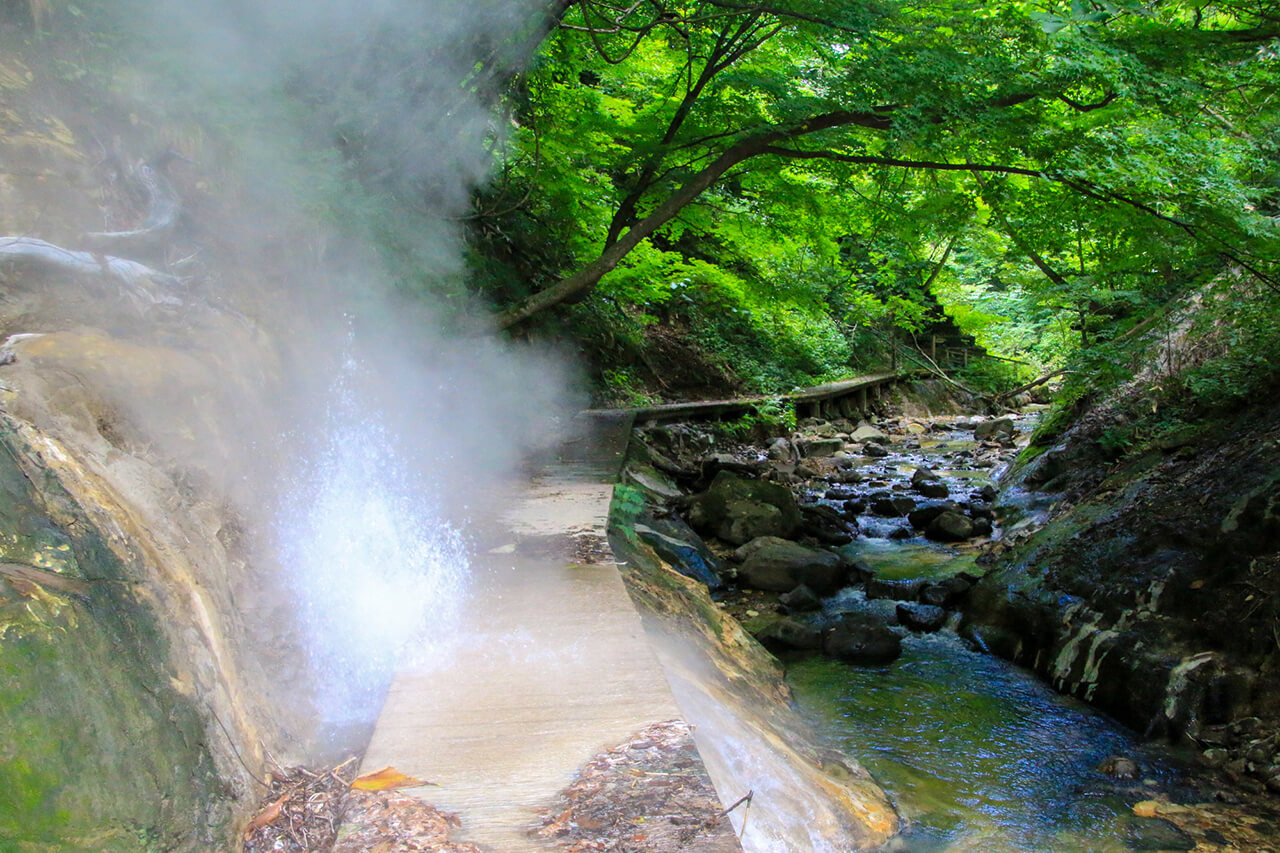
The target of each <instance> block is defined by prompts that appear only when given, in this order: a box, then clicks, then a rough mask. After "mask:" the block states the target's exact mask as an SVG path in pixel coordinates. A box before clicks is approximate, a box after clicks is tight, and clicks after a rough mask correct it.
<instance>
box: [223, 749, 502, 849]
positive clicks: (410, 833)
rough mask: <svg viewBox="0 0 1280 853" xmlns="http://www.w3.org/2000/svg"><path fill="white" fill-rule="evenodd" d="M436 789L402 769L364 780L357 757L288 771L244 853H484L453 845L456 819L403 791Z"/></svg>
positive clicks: (252, 825)
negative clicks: (328, 766)
mask: <svg viewBox="0 0 1280 853" xmlns="http://www.w3.org/2000/svg"><path fill="white" fill-rule="evenodd" d="M430 784H432V783H431V782H423V781H422V780H420V779H415V778H413V777H412V776H406V775H405V774H403V773H401V772H400V771H399V770H396V769H395V768H394V767H384V768H383V769H381V770H378V771H376V772H373V773H366V774H364V775H363V776H356V759H354V758H351V759H348V760H347V761H345V762H343V763H342V764H340V765H338V766H337V767H335V768H333V769H332V770H329V771H327V772H324V773H312V772H311V771H310V770H306V769H304V768H295V769H293V770H289V771H286V772H283V773H282V774H280V775H277V776H274V777H273V778H272V783H271V792H270V793H269V794H268V795H267V796H266V797H265V798H264V800H263V806H262V808H261V809H260V810H259V811H258V814H257V815H256V816H255V817H254V818H253V820H252V821H250V822H249V826H248V828H247V829H246V830H245V836H244V848H243V850H244V853H266V851H271V853H276V851H284V853H481V851H480V850H479V848H477V847H475V846H474V845H471V844H455V843H453V842H451V841H450V840H449V833H450V832H451V831H452V829H453V828H454V827H456V826H458V819H457V818H456V817H454V816H453V815H451V814H449V813H447V812H442V811H440V810H439V809H437V808H435V807H433V806H429V805H427V804H426V803H424V802H422V800H419V799H418V798H416V797H410V796H406V795H404V794H401V793H399V791H398V789H400V788H416V787H421V786H423V785H430Z"/></svg>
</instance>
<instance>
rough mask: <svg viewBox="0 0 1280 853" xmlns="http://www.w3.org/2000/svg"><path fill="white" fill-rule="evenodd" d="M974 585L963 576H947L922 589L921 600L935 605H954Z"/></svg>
mask: <svg viewBox="0 0 1280 853" xmlns="http://www.w3.org/2000/svg"><path fill="white" fill-rule="evenodd" d="M972 587H973V583H972V582H971V581H968V580H966V579H964V578H962V577H959V576H956V577H950V578H946V579H945V580H941V581H938V582H937V583H931V584H928V585H927V586H925V587H924V589H922V590H920V602H921V603H922V604H932V605H934V606H935V607H954V606H955V605H956V604H957V603H959V601H960V600H961V599H963V598H964V597H965V595H967V594H968V592H969V590H970V589H971V588H972Z"/></svg>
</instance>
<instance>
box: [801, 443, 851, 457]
mask: <svg viewBox="0 0 1280 853" xmlns="http://www.w3.org/2000/svg"><path fill="white" fill-rule="evenodd" d="M799 445H800V453H801V455H802V456H805V457H807V458H811V459H815V458H820V457H823V456H835V455H836V454H837V453H839V452H840V451H841V450H844V441H843V440H842V439H839V438H804V439H801V440H800V441H799Z"/></svg>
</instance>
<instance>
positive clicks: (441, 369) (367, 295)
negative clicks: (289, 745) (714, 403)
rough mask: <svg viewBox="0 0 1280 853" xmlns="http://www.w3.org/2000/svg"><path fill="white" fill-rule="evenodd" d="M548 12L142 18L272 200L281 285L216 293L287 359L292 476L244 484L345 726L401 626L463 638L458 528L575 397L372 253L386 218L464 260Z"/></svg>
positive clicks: (251, 8) (549, 363)
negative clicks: (270, 523) (525, 65)
mask: <svg viewBox="0 0 1280 853" xmlns="http://www.w3.org/2000/svg"><path fill="white" fill-rule="evenodd" d="M542 19H543V15H542V13H541V11H540V8H539V6H538V5H537V4H536V3H532V2H529V0H522V2H513V0H502V2H491V0H489V1H488V2H487V0H466V2H457V0H425V2H424V1H423V0H419V2H412V1H411V0H234V1H233V2H217V0H181V2H179V0H155V2H153V3H151V4H149V5H147V7H146V9H145V12H144V18H143V20H145V26H146V27H147V28H148V30H149V33H150V38H151V39H153V41H154V44H155V49H156V57H157V60H156V61H157V62H158V63H160V64H163V63H165V62H168V63H171V64H173V63H176V65H174V67H175V68H176V69H177V71H176V74H177V76H178V77H179V78H180V87H186V88H187V89H189V90H190V91H191V92H194V93H195V96H194V97H195V100H196V101H197V104H198V107H197V109H198V110H207V111H214V112H216V111H218V110H221V111H222V112H221V113H219V115H221V117H222V119H223V120H224V121H225V122H226V123H227V124H229V125H232V126H237V127H239V128H241V130H240V131H239V133H240V136H241V138H240V139H238V140H237V142H238V151H237V156H238V157H239V158H240V167H241V168H242V169H243V170H244V171H246V172H248V173H249V174H250V176H251V177H250V178H249V180H250V183H253V184H256V185H257V187H258V190H259V191H258V192H257V193H256V195H255V196H253V197H252V198H250V199H247V201H246V206H245V208H244V209H243V210H240V211H236V215H237V216H238V217H241V218H244V217H252V220H251V225H250V226H249V227H245V224H244V222H241V223H240V225H239V228H238V230H237V234H238V235H239V237H240V238H242V239H243V238H244V235H246V234H253V235H256V237H257V238H258V239H260V240H261V241H263V245H262V246H260V247H258V249H257V251H259V252H260V253H261V256H262V257H271V256H272V253H279V254H280V255H281V257H280V258H279V263H278V266H275V268H274V269H272V270H270V271H269V276H268V277H269V278H271V279H272V280H273V281H275V286H274V290H275V292H274V293H272V294H271V295H270V296H269V297H268V296H264V295H262V294H260V293H255V292H252V289H251V288H246V287H243V286H241V287H239V288H238V289H237V286H236V285H235V284H234V283H229V284H228V292H227V293H225V294H222V296H223V297H224V298H225V299H227V300H228V301H229V302H230V304H231V305H233V306H246V307H245V308H244V310H246V313H251V314H252V315H253V316H254V317H255V318H258V319H260V320H261V322H263V324H264V325H265V326H266V327H267V329H268V331H269V333H270V334H271V335H272V336H273V337H274V338H275V340H276V346H277V347H279V348H280V350H281V352H282V354H281V362H282V363H283V364H284V365H285V367H284V376H285V382H284V383H283V384H284V386H285V387H286V388H287V389H288V393H287V394H286V395H284V396H283V397H281V398H279V399H276V400H273V401H271V405H272V408H273V409H274V410H275V412H274V416H273V417H268V418H266V422H267V423H269V424H270V428H269V429H267V430H264V432H274V433H275V437H274V438H273V437H272V436H268V435H263V436H261V438H260V440H259V441H255V444H257V445H259V446H260V447H277V448H279V447H280V446H281V445H280V443H279V441H278V436H279V435H281V434H283V435H285V436H286V441H285V442H284V446H283V453H284V455H285V457H286V458H288V459H290V460H291V462H290V463H289V464H287V465H286V466H285V472H284V473H283V474H280V473H279V472H276V473H275V474H272V475H270V476H273V477H276V478H278V484H269V483H262V482H258V481H256V480H254V478H253V476H252V475H249V479H250V480H251V481H252V482H253V488H260V489H261V491H262V493H263V494H276V495H277V496H278V497H277V501H276V503H275V509H274V516H275V519H274V529H275V532H276V535H277V537H278V539H279V553H280V554H281V557H282V562H284V563H285V567H286V569H287V570H288V571H290V572H292V573H293V580H294V582H295V585H296V590H297V594H298V596H299V600H300V602H301V605H300V607H299V608H298V610H299V611H300V612H299V614H298V615H299V619H300V621H301V622H302V623H303V626H304V628H305V631H306V634H307V639H308V643H309V645H310V647H311V651H312V661H313V664H314V666H315V668H316V669H317V675H318V677H319V679H320V681H321V687H320V688H319V690H318V696H319V699H320V702H321V704H322V709H321V710H322V711H323V713H324V716H325V717H326V719H327V720H329V721H330V722H337V723H342V722H346V721H349V720H351V719H352V718H354V717H357V716H359V715H360V714H361V713H365V714H367V713H368V712H369V704H370V702H375V703H376V700H375V699H374V698H373V697H374V696H375V694H376V693H377V691H378V689H379V687H380V686H385V680H386V678H388V677H389V670H390V669H391V667H392V666H393V665H394V658H395V653H396V649H397V647H398V646H399V645H400V644H402V643H403V642H404V641H405V640H406V639H408V638H409V637H411V636H412V635H414V634H415V633H419V632H421V631H422V630H423V628H424V627H426V628H428V629H432V628H433V629H434V630H435V631H436V632H440V631H447V630H448V623H449V618H450V612H451V611H452V610H453V609H455V608H456V607H457V606H459V601H460V600H461V596H462V591H461V586H462V585H463V579H464V576H465V566H460V565H459V563H461V562H464V561H465V547H464V541H465V536H463V535H461V534H460V533H459V526H460V525H461V524H464V523H465V522H466V520H467V519H468V517H469V516H470V515H472V514H473V513H477V512H480V511H481V510H480V509H479V507H478V503H483V501H484V500H485V498H486V495H491V494H493V493H494V488H495V487H494V484H495V483H497V482H499V481H500V480H501V478H502V477H504V476H507V475H509V474H511V473H512V472H513V471H514V470H515V469H516V468H517V466H518V465H519V463H520V461H521V459H522V458H523V457H524V456H525V455H526V453H527V452H529V451H530V450H531V449H532V448H535V447H539V446H543V445H546V444H549V443H551V442H552V441H553V440H554V437H555V436H554V432H555V430H556V424H557V423H558V422H559V419H560V416H561V414H562V413H563V412H565V411H567V410H569V408H570V405H569V404H570V402H571V401H570V400H569V395H568V394H567V392H566V390H565V389H566V387H567V386H568V383H567V382H566V378H565V374H566V370H565V368H564V365H563V361H562V360H561V359H559V358H557V357H555V356H554V355H552V354H548V353H539V352H535V351H533V350H532V349H530V348H528V347H525V348H520V349H518V350H517V349H514V348H512V347H511V346H509V345H505V344H502V343H500V342H499V341H497V340H495V339H493V338H492V337H487V336H485V335H482V334H478V333H477V332H476V329H474V328H472V329H468V328H466V326H467V317H468V315H472V316H477V315H483V313H484V312H483V310H482V309H480V308H478V307H476V306H473V305H470V306H469V305H466V304H465V303H464V304H463V305H462V307H461V308H460V307H459V304H458V302H457V293H456V289H455V291H454V302H453V304H451V305H450V308H449V311H448V313H447V319H445V318H444V317H443V315H442V312H441V311H439V310H436V309H433V308H432V307H431V306H429V305H424V303H423V301H422V300H421V299H418V298H415V299H406V298H404V296H403V295H402V294H400V293H397V292H396V290H395V288H394V287H393V286H392V285H391V283H390V282H391V279H392V276H390V275H388V274H387V273H386V272H384V271H383V270H382V265H381V262H380V259H379V255H378V253H377V252H375V251H373V250H371V249H370V246H369V238H370V235H371V234H374V233H377V234H378V236H379V237H380V238H381V239H384V240H387V241H389V242H391V243H394V244H396V245H398V246H399V248H400V250H401V254H400V256H401V257H406V256H407V257H411V258H412V259H413V263H414V264H415V265H416V267H417V268H416V269H415V270H414V271H413V272H414V273H415V274H417V275H419V277H420V278H422V279H425V280H427V281H428V282H434V283H437V284H445V283H448V282H451V281H453V282H456V281H457V279H458V278H459V277H460V276H462V275H463V274H464V271H463V265H462V250H461V240H460V231H459V225H458V219H459V218H460V217H461V216H462V215H464V214H465V213H466V211H467V209H468V206H469V194H470V192H471V190H472V189H473V188H474V187H476V186H477V185H479V184H481V183H482V182H483V181H484V180H485V177H486V174H487V172H488V169H489V167H490V163H491V155H490V147H491V146H492V144H494V142H495V140H500V138H501V133H500V128H501V126H502V125H503V121H502V119H501V117H500V115H499V113H498V110H497V109H496V108H497V106H498V103H497V101H498V99H499V97H500V90H501V87H502V85H503V83H504V78H505V76H506V75H507V74H509V73H510V72H512V71H514V70H515V69H517V68H518V67H519V65H520V63H521V62H522V61H523V59H524V57H523V56H522V54H523V53H524V52H526V51H527V50H528V49H529V48H530V47H531V46H532V45H533V44H534V43H535V41H536V30H537V27H539V26H541V25H542ZM175 85H179V84H175ZM344 188H349V189H350V196H346V197H344V196H343V193H344V192H345V190H344ZM335 198H338V199H339V201H340V204H334V199H335ZM388 200H390V201H389V203H388ZM361 211H367V212H368V220H366V219H364V218H363V217H362V216H361V215H360V213H361ZM388 211H400V212H402V213H403V212H410V215H406V216H405V217H404V221H402V222H387V221H385V220H386V218H387V215H388ZM298 234H304V235H307V237H306V240H305V241H300V240H299V239H298V237H297V235H298ZM282 235H289V236H288V239H287V240H285V239H284V237H283V236H282ZM282 240H283V241H284V242H283V245H281V241H282ZM273 266H274V265H273ZM302 271H305V272H302ZM446 323H447V324H449V325H451V326H453V327H455V328H454V329H453V330H452V331H450V332H446V331H445V330H444V326H445V325H446ZM459 326H460V327H462V328H460V329H459V328H457V327H459ZM406 603H408V604H409V607H408V609H407V610H406ZM375 709H376V704H375Z"/></svg>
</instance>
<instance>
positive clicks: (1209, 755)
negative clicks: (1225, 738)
mask: <svg viewBox="0 0 1280 853" xmlns="http://www.w3.org/2000/svg"><path fill="white" fill-rule="evenodd" d="M1200 757H1201V759H1202V760H1203V761H1204V763H1205V764H1208V765H1209V766H1210V767H1221V766H1222V765H1224V764H1226V763H1227V761H1228V760H1229V759H1230V758H1231V753H1229V752H1227V751H1226V750H1225V749H1223V748H1222V747H1220V746H1214V747H1210V748H1209V749H1206V750H1205V751H1204V752H1202V753H1200Z"/></svg>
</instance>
